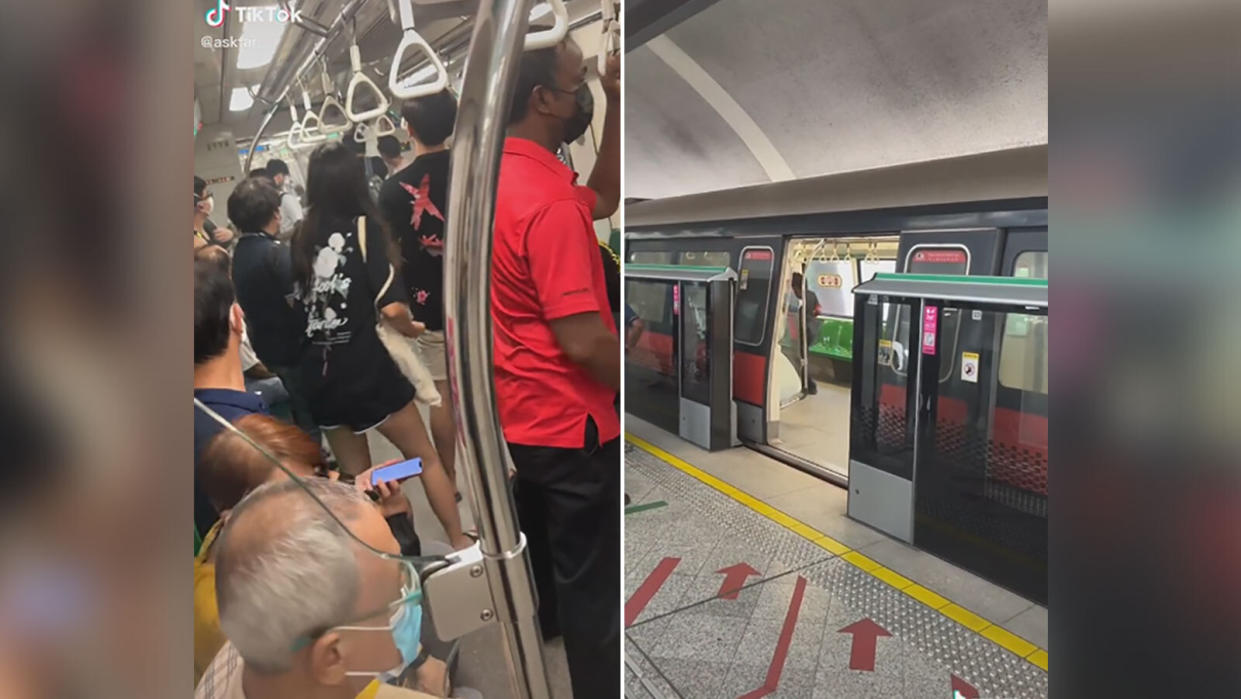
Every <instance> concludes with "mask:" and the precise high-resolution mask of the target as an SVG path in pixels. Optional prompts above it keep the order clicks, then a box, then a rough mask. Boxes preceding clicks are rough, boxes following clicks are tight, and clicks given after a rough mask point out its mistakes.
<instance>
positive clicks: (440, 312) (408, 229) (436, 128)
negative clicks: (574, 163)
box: [379, 90, 461, 500]
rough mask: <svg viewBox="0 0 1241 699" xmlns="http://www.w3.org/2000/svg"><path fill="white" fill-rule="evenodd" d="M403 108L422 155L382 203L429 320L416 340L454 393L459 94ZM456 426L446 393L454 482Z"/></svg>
mask: <svg viewBox="0 0 1241 699" xmlns="http://www.w3.org/2000/svg"><path fill="white" fill-rule="evenodd" d="M401 116H402V118H403V119H404V121H405V127H406V128H407V129H408V130H409V137H410V140H412V141H413V144H414V160H413V162H411V163H409V164H408V165H406V166H405V167H404V168H402V169H400V170H398V171H397V172H396V174H395V175H393V176H392V177H389V178H388V179H387V180H386V181H385V182H384V184H383V187H382V188H381V189H380V190H379V209H380V212H381V213H382V214H383V216H384V218H385V220H387V222H388V227H389V228H390V229H391V230H392V235H393V237H395V238H396V239H397V243H398V245H399V246H400V249H401V257H402V258H403V259H404V269H403V271H404V278H405V284H406V288H407V289H408V291H409V300H410V304H409V308H410V311H411V312H413V315H414V320H416V321H418V322H420V323H422V324H424V325H426V326H427V329H426V332H424V333H423V334H421V335H419V336H418V339H417V340H416V341H415V343H416V346H417V348H418V352H419V354H420V355H421V357H422V363H423V364H424V365H426V367H427V369H428V370H430V372H431V378H432V379H434V380H435V388H436V390H437V391H439V394H440V395H441V396H445V397H447V396H449V395H450V392H449V390H448V355H447V353H446V352H445V349H444V296H443V294H444V212H446V211H448V163H449V160H451V158H452V156H451V154H450V153H449V152H448V148H447V146H445V145H444V143H445V141H447V140H448V137H449V136H451V135H452V127H453V123H454V122H455V121H456V120H457V98H456V97H454V96H453V94H452V93H451V92H449V91H447V90H445V91H443V92H437V93H435V94H433V95H428V96H426V97H419V98H417V99H411V100H406V101H405V103H404V104H403V105H401ZM392 140H393V142H395V141H396V139H395V138H394V139H392ZM382 145H383V139H380V146H382ZM381 152H382V150H381ZM399 154H400V151H399V147H398V151H397V155H398V156H399ZM385 161H388V158H387V157H385ZM396 164H397V163H396V162H392V163H390V165H396ZM456 434H457V429H456V425H455V422H454V420H453V415H452V404H451V403H450V402H449V401H447V400H444V401H442V402H441V404H440V405H438V406H436V407H433V408H431V437H432V439H434V440H435V450H436V452H438V453H439V455H440V461H441V462H442V463H443V464H444V471H445V472H446V473H447V474H448V479H449V480H450V481H452V483H453V487H454V488H455V487H456V484H457V469H456V467H455V464H456V458H455V453H456V452H455V446H456ZM456 497H457V500H460V499H461V493H460V492H457V495H456Z"/></svg>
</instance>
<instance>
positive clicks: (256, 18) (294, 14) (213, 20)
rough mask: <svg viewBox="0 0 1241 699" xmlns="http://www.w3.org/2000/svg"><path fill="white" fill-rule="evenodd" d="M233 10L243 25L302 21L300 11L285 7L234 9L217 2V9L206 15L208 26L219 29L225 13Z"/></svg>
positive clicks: (222, 1)
mask: <svg viewBox="0 0 1241 699" xmlns="http://www.w3.org/2000/svg"><path fill="white" fill-rule="evenodd" d="M230 10H232V11H233V12H234V13H236V14H237V15H238V19H240V20H241V22H242V23H246V22H298V21H300V20H301V19H302V11H301V10H300V9H285V8H284V7H237V8H234V7H233V6H232V5H229V4H228V3H227V2H226V1H225V0H216V3H215V8H214V9H211V10H207V14H206V15H204V17H205V19H206V20H207V26H210V27H219V26H221V25H223V24H224V17H225V13H227V12H228V11H230Z"/></svg>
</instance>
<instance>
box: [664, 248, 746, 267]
mask: <svg viewBox="0 0 1241 699" xmlns="http://www.w3.org/2000/svg"><path fill="white" fill-rule="evenodd" d="M732 261H733V260H732V255H730V254H729V253H728V251H727V250H700V251H693V250H687V251H685V252H682V253H680V257H679V258H678V259H677V264H678V265H693V266H697V267H731V266H732Z"/></svg>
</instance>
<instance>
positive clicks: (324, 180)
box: [292, 142, 470, 549]
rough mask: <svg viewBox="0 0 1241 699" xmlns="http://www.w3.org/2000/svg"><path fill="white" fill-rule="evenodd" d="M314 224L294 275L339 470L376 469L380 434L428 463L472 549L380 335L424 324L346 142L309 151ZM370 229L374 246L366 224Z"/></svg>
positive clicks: (434, 491) (320, 414) (457, 540)
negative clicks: (381, 324) (372, 446)
mask: <svg viewBox="0 0 1241 699" xmlns="http://www.w3.org/2000/svg"><path fill="white" fill-rule="evenodd" d="M306 195H307V198H308V199H309V200H310V207H309V209H308V210H307V214H306V219H305V221H303V222H302V225H301V226H300V227H299V228H298V231H297V233H296V234H295V235H294V237H293V244H292V245H293V272H294V279H295V283H296V284H297V285H298V291H297V293H298V296H299V298H300V300H301V302H302V304H303V306H304V308H305V311H306V337H307V338H308V340H309V346H308V347H307V349H306V350H305V351H304V352H303V353H302V363H301V379H302V381H303V382H304V384H305V387H306V397H307V399H308V401H309V403H310V411H311V413H313V414H314V416H315V420H316V421H317V422H318V423H319V426H320V427H321V428H322V429H323V430H324V432H325V433H326V434H327V439H328V443H329V444H330V445H331V447H332V452H333V453H334V454H335V455H336V459H337V461H338V462H339V463H340V466H341V468H342V469H343V470H344V471H345V472H347V473H351V474H356V473H359V472H360V471H362V470H363V469H365V468H366V467H367V466H369V465H370V450H369V447H368V445H367V440H366V432H367V431H368V430H370V429H378V430H379V432H380V433H381V434H383V435H384V436H385V437H387V438H388V439H389V440H391V442H392V443H393V444H395V445H396V447H397V448H398V449H400V450H401V453H402V454H404V455H405V458H407V459H409V458H414V457H421V459H422V476H421V477H420V480H421V481H422V484H423V486H424V487H425V488H426V493H427V500H428V501H430V503H431V509H432V510H433V511H434V512H435V516H436V517H437V518H438V519H439V521H440V524H442V525H443V526H444V530H445V532H447V534H448V538H449V542H450V543H451V544H452V546H453V548H457V549H461V548H465V547H467V546H469V545H470V539H469V538H467V537H466V536H465V535H464V534H463V533H462V532H461V517H460V514H459V513H458V512H457V503H456V502H455V501H454V499H453V488H452V483H450V482H449V480H448V477H447V475H446V474H445V473H444V468H443V466H442V465H441V464H440V459H439V457H438V456H437V455H436V453H435V448H434V447H433V446H432V445H431V440H430V439H429V438H428V437H427V431H426V428H425V427H424V426H423V424H422V416H421V415H420V414H419V413H418V409H417V408H416V407H415V406H414V387H413V386H412V385H411V384H410V382H409V380H408V379H406V378H405V376H404V375H403V374H402V373H401V371H400V369H398V368H397V365H396V362H394V361H393V360H392V357H391V355H389V354H388V350H387V348H386V347H385V346H384V345H383V343H382V342H381V341H380V339H379V334H378V333H377V332H376V330H375V324H376V322H377V321H379V320H380V319H381V318H382V319H383V320H384V321H385V322H387V323H389V324H390V325H391V326H392V327H393V328H394V329H395V330H397V331H398V332H399V333H401V334H402V335H404V336H406V337H409V338H416V337H418V335H420V334H421V333H422V332H423V330H424V326H423V325H422V324H421V323H417V322H415V321H414V320H413V319H412V318H411V317H410V314H409V304H408V302H407V301H406V291H405V283H404V282H403V281H402V280H401V276H400V274H397V273H396V272H395V270H394V269H393V266H392V264H391V263H390V261H391V260H396V259H398V253H397V252H396V251H395V250H394V249H393V248H394V247H395V246H393V245H392V243H391V240H390V238H389V236H388V233H387V231H386V227H385V226H384V225H383V221H382V219H381V218H380V216H378V215H377V214H376V211H375V206H374V204H373V203H372V202H371V199H370V192H369V190H368V187H367V183H366V173H365V172H364V170H363V165H362V160H361V159H360V158H358V156H357V155H355V154H354V153H352V152H351V151H350V150H349V149H348V148H347V147H346V146H344V145H343V144H341V143H339V142H331V143H325V144H323V145H321V146H319V147H318V148H316V149H315V151H314V152H313V153H311V155H310V169H309V176H308V177H307V182H306ZM360 220H365V222H366V227H367V240H366V250H365V253H363V251H362V249H361V245H360V244H359V243H360V240H359V230H360V227H359V221H360Z"/></svg>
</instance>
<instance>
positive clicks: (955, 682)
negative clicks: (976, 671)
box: [952, 675, 978, 699]
mask: <svg viewBox="0 0 1241 699" xmlns="http://www.w3.org/2000/svg"><path fill="white" fill-rule="evenodd" d="M958 697H960V699H978V690H977V689H974V685H972V684H970V683H969V682H966V681H965V680H963V679H961V678H960V677H957V676H956V675H953V676H952V698H953V699H957V698H958Z"/></svg>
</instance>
